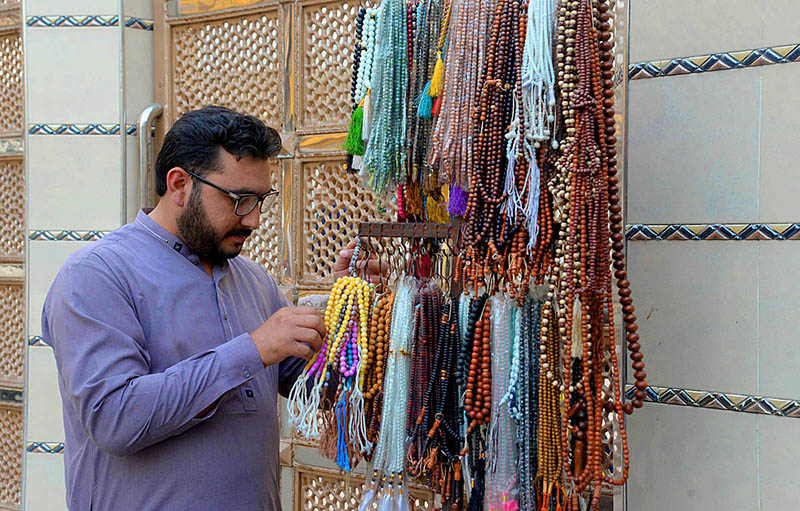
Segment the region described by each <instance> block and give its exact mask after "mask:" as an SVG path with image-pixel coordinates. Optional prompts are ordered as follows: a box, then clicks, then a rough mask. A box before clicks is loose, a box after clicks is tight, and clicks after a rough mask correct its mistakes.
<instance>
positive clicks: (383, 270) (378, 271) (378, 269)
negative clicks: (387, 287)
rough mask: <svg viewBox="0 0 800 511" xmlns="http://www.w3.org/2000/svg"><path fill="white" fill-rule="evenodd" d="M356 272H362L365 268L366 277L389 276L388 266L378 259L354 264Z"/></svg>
mask: <svg viewBox="0 0 800 511" xmlns="http://www.w3.org/2000/svg"><path fill="white" fill-rule="evenodd" d="M356 266H357V268H358V271H364V268H365V267H366V268H367V275H369V276H371V277H377V276H380V275H383V276H384V277H385V276H387V275H388V274H389V265H388V264H386V262H385V261H381V260H379V259H370V260H369V261H359V262H358V263H356Z"/></svg>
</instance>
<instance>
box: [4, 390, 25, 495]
mask: <svg viewBox="0 0 800 511" xmlns="http://www.w3.org/2000/svg"><path fill="white" fill-rule="evenodd" d="M0 467H2V470H0V509H19V508H20V500H21V495H22V493H21V485H22V406H21V405H12V404H0Z"/></svg>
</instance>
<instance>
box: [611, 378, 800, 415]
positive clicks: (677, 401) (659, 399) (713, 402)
mask: <svg viewBox="0 0 800 511" xmlns="http://www.w3.org/2000/svg"><path fill="white" fill-rule="evenodd" d="M634 390H635V388H634V386H633V385H626V386H625V396H626V397H627V398H628V399H631V398H633V392H634ZM645 393H646V397H645V399H644V400H645V401H646V402H648V403H660V404H665V405H678V406H693V407H695V408H709V409H713V410H727V411H730V412H746V413H758V414H761V415H775V416H778V417H793V418H800V401H798V400H794V399H778V398H771V397H762V396H748V395H745V394H726V393H724V392H711V391H708V390H688V389H678V388H669V387H653V386H650V387H648V388H647V391H646V392H645Z"/></svg>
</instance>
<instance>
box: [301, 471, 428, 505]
mask: <svg viewBox="0 0 800 511" xmlns="http://www.w3.org/2000/svg"><path fill="white" fill-rule="evenodd" d="M296 477H297V478H298V481H297V485H298V491H296V492H295V503H294V509H295V510H296V511H300V510H302V511H351V510H352V511H355V510H357V509H358V505H359V503H360V502H361V495H362V494H363V493H364V488H365V486H366V485H365V483H364V478H363V476H356V475H352V476H350V480H349V485H348V481H347V480H346V478H345V476H343V475H340V474H338V473H336V472H330V471H327V470H317V469H313V468H311V467H298V468H297V470H296ZM409 493H410V495H411V504H412V506H411V508H412V509H415V510H418V511H421V510H429V509H433V496H432V494H431V493H430V491H429V490H427V489H423V488H420V487H413V486H412V487H411V488H410V489H409ZM368 509H369V510H370V511H375V510H377V509H378V503H377V502H374V503H373V505H372V506H370V507H369V508H368Z"/></svg>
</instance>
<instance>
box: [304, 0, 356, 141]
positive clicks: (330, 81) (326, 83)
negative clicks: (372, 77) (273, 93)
mask: <svg viewBox="0 0 800 511" xmlns="http://www.w3.org/2000/svg"><path fill="white" fill-rule="evenodd" d="M358 9H359V2H358V1H357V0H356V1H353V0H349V1H345V2H341V1H338V2H314V1H310V2H301V3H300V11H301V13H300V19H299V22H300V33H299V37H298V38H299V44H300V48H299V50H300V51H299V55H298V56H299V59H300V64H299V66H300V70H301V76H300V77H299V80H298V84H299V94H298V98H299V108H298V110H299V111H298V119H297V126H298V132H324V131H328V132H330V131H343V130H346V129H347V124H348V122H349V119H350V79H351V73H352V71H351V70H352V65H353V46H354V45H355V31H354V27H355V20H356V16H357V15H358Z"/></svg>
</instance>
